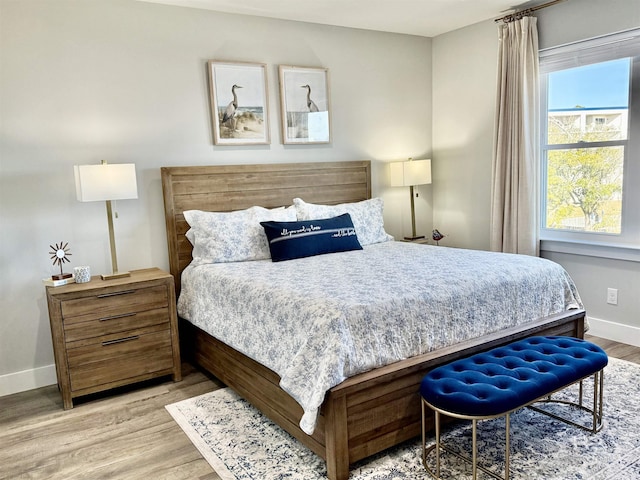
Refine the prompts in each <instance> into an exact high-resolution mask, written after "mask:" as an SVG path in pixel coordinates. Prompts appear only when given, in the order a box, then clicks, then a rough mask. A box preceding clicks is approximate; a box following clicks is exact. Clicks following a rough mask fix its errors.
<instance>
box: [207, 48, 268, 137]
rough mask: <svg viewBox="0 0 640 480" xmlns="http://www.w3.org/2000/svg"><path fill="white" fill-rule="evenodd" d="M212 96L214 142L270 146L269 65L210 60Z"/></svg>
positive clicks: (210, 93)
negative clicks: (267, 68)
mask: <svg viewBox="0 0 640 480" xmlns="http://www.w3.org/2000/svg"><path fill="white" fill-rule="evenodd" d="M208 71H209V72H208V73H209V89H210V92H209V96H210V99H211V124H212V127H213V143H214V144H215V145H268V144H269V143H270V139H269V114H268V98H269V96H268V95H267V74H266V66H265V65H264V64H259V63H241V62H218V61H215V60H209V62H208Z"/></svg>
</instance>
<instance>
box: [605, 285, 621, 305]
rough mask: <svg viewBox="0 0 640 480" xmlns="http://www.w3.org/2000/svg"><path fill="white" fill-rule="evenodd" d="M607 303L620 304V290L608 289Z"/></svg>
mask: <svg viewBox="0 0 640 480" xmlns="http://www.w3.org/2000/svg"><path fill="white" fill-rule="evenodd" d="M607 303H608V304H610V305H617V304H618V289H617V288H607Z"/></svg>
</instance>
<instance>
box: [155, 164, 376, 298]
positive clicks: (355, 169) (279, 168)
mask: <svg viewBox="0 0 640 480" xmlns="http://www.w3.org/2000/svg"><path fill="white" fill-rule="evenodd" d="M160 171H161V175H162V191H163V197H164V211H165V221H166V224H167V247H168V249H169V269H170V271H171V274H172V275H173V277H174V278H175V284H176V293H180V274H181V273H182V270H184V268H185V267H186V266H187V265H188V264H189V262H190V261H191V250H192V246H191V243H190V242H189V240H187V238H186V237H185V233H186V232H187V230H188V229H189V225H188V224H187V222H186V221H185V219H184V215H183V214H182V212H184V211H185V210H204V211H211V212H230V211H233V210H242V209H245V208H249V207H252V206H254V205H259V206H261V207H265V208H275V207H280V206H288V205H291V203H292V200H293V199H294V198H295V197H300V198H302V199H304V200H305V201H307V202H311V203H322V204H327V205H334V204H337V203H345V202H357V201H360V200H366V199H368V198H371V162H370V161H368V160H363V161H356V162H328V163H282V164H259V165H215V166H193V167H162V168H161V169H160Z"/></svg>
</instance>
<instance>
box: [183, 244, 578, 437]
mask: <svg viewBox="0 0 640 480" xmlns="http://www.w3.org/2000/svg"><path fill="white" fill-rule="evenodd" d="M574 308H582V302H581V300H580V297H579V294H578V292H577V289H576V287H575V285H574V283H573V281H572V280H571V278H570V276H569V275H568V274H567V272H566V271H565V270H564V269H563V268H562V267H561V266H560V265H558V264H556V263H554V262H551V261H549V260H546V259H542V258H536V257H530V256H524V255H512V254H504V253H494V252H485V251H477V250H465V249H456V248H447V247H440V246H429V245H418V244H414V243H407V242H394V241H391V242H383V243H378V244H373V245H368V246H365V247H364V249H363V250H355V251H350V252H341V253H332V254H327V255H320V256H315V257H309V258H301V259H296V260H291V261H285V262H271V261H270V260H258V261H248V262H234V263H215V264H205V265H198V266H191V265H190V266H188V267H187V268H186V269H185V270H184V272H183V273H182V290H181V294H180V297H179V300H178V313H179V315H180V316H181V317H182V318H184V319H186V320H188V321H190V322H191V323H193V324H194V325H195V326H197V327H199V328H201V329H202V330H204V331H206V332H208V333H209V334H210V335H212V336H214V337H216V338H218V339H219V340H221V341H223V342H224V343H226V344H227V345H229V346H231V347H233V348H234V349H236V350H238V351H240V352H242V353H243V354H245V355H247V356H249V357H251V358H253V359H254V360H256V361H258V362H260V363H261V364H263V365H265V366H266V367H268V368H269V369H271V370H273V371H274V372H275V373H277V374H278V375H279V376H280V379H281V380H280V386H281V387H282V388H283V389H284V390H285V391H286V392H287V393H289V394H290V395H291V396H292V397H293V398H294V399H295V400H296V401H297V402H298V403H299V404H300V405H301V406H302V409H303V411H304V414H303V416H302V418H301V419H300V427H301V428H302V430H303V431H305V432H306V433H308V434H311V433H313V430H314V427H315V423H316V419H317V415H318V410H319V407H320V405H321V404H322V402H323V400H324V397H325V394H326V392H327V391H328V390H329V389H330V388H332V387H333V386H335V385H337V384H339V383H341V382H342V381H343V380H345V379H346V378H348V377H350V376H353V375H356V374H358V373H361V372H365V371H368V370H371V369H373V368H376V367H380V366H384V365H387V364H390V363H394V362H397V361H399V360H403V359H406V358H409V357H412V356H415V355H420V354H423V353H427V352H430V351H432V350H436V349H439V348H442V347H445V346H448V345H453V344H456V343H459V342H461V341H464V340H468V339H471V338H476V337H479V336H482V335H485V334H488V333H492V332H496V331H499V330H502V329H505V328H508V327H512V326H515V325H519V324H525V323H528V322H531V321H534V320H536V319H537V318H540V317H544V316H547V315H551V314H554V313H558V312H562V311H566V310H569V309H574Z"/></svg>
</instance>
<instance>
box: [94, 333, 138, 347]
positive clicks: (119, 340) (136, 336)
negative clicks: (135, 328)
mask: <svg viewBox="0 0 640 480" xmlns="http://www.w3.org/2000/svg"><path fill="white" fill-rule="evenodd" d="M138 338H140V336H139V335H133V336H131V337H124V338H118V339H117V340H108V341H106V342H102V346H103V347H106V346H108V345H114V344H116V343H124V342H130V341H131V340H137V339H138Z"/></svg>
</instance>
